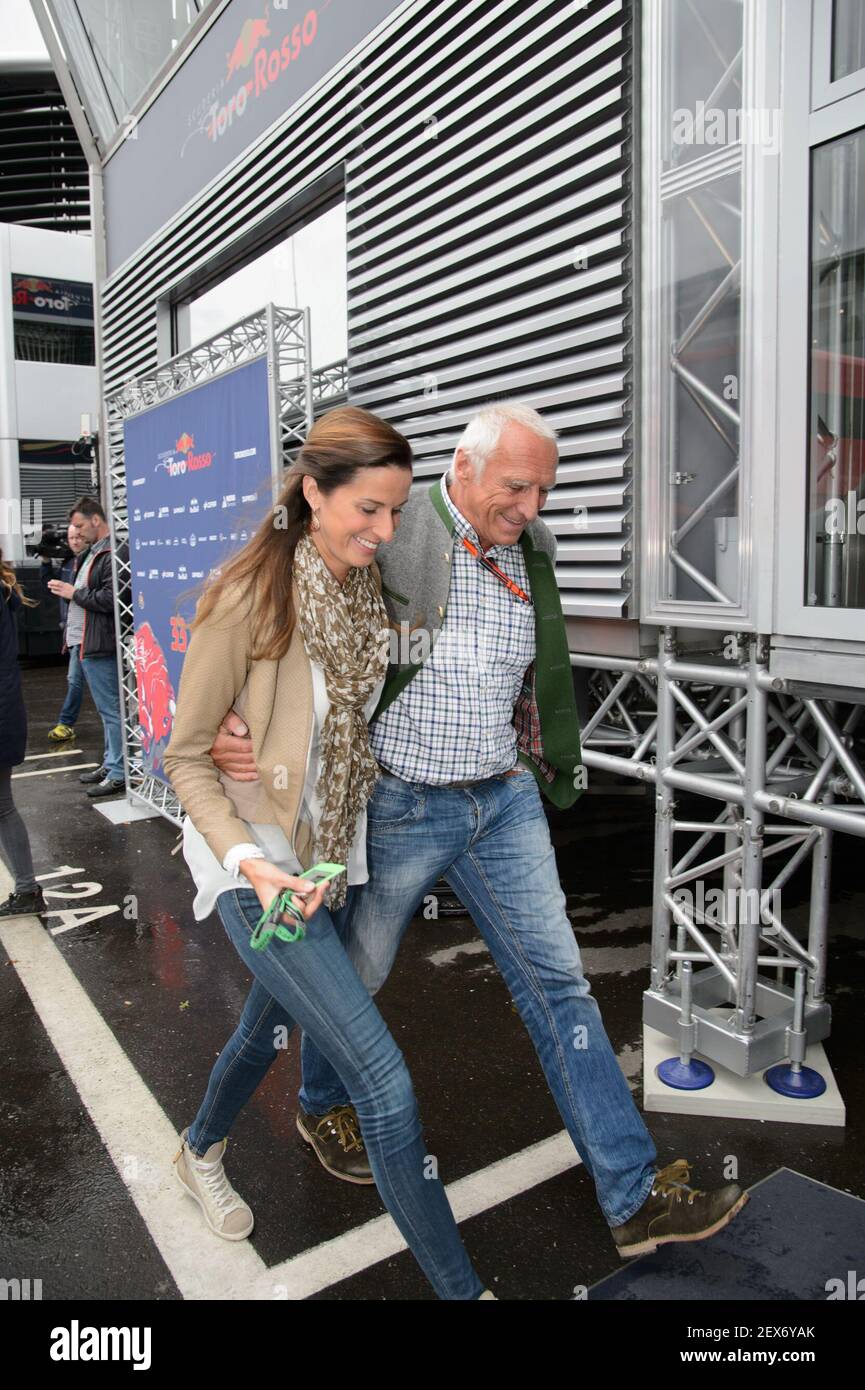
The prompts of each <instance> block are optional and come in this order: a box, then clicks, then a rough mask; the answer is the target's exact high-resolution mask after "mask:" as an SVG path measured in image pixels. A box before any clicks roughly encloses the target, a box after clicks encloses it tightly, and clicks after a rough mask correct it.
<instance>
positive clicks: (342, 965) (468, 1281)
mask: <svg viewBox="0 0 865 1390" xmlns="http://www.w3.org/2000/svg"><path fill="white" fill-rule="evenodd" d="M218 910H219V914H220V916H221V917H222V920H223V922H224V924H225V928H226V931H227V932H228V935H229V937H230V939H231V941H232V942H233V944H234V946H235V949H236V950H237V953H238V955H239V956H240V958H241V960H242V961H243V962H244V964H245V965H246V967H247V968H248V969H249V970H251V971H252V973H253V974H254V976H255V978H256V979H257V980H258V982H259V984H261V985H262V987H263V989H264V990H265V991H266V992H267V993H268V994H270V995H271V996H272V997H273V998H274V999H275V1000H276V1001H277V1004H278V1005H279V1006H280V1008H281V1009H282V1010H284V1012H285V1014H287V1015H288V1016H289V1017H290V1018H293V1019H294V1020H296V1022H297V1023H298V1024H300V1026H301V1027H302V1028H303V1029H304V1031H305V1032H306V1033H308V1034H309V1036H310V1037H311V1038H312V1040H313V1041H314V1042H315V1043H316V1044H317V1046H318V1047H319V1048H320V1050H321V1051H322V1052H323V1053H324V1055H325V1056H326V1057H327V1059H328V1060H329V1062H330V1063H331V1065H332V1066H334V1067H335V1068H336V1070H337V1071H338V1073H339V1074H340V1075H341V1076H342V1078H343V1081H344V1082H345V1085H346V1087H347V1089H348V1092H349V1095H350V1097H351V1101H352V1103H353V1104H354V1106H355V1108H356V1110H357V1114H358V1117H359V1119H360V1122H361V1125H362V1126H363V1132H364V1138H365V1140H366V1146H367V1150H368V1152H369V1159H370V1166H371V1167H372V1172H373V1176H374V1178H375V1181H376V1185H377V1187H378V1190H379V1193H380V1195H381V1198H382V1200H383V1202H384V1203H385V1206H386V1207H387V1209H388V1211H389V1212H390V1214H391V1216H392V1217H393V1219H394V1221H395V1223H396V1225H397V1226H398V1227H399V1230H400V1231H401V1233H402V1235H403V1237H404V1239H405V1241H406V1243H407V1244H408V1246H409V1248H410V1249H411V1250H412V1252H413V1254H414V1256H415V1258H416V1259H417V1261H418V1263H419V1264H420V1266H421V1268H422V1269H423V1271H424V1273H425V1274H426V1276H427V1278H428V1279H429V1280H430V1282H431V1284H432V1285H433V1288H434V1289H435V1291H436V1293H437V1294H438V1295H439V1297H440V1298H445V1299H454V1300H471V1299H477V1298H479V1297H480V1294H481V1292H482V1288H483V1286H482V1284H481V1283H480V1281H479V1280H478V1277H477V1275H476V1274H475V1272H474V1270H473V1269H472V1266H471V1263H470V1261H469V1258H468V1255H467V1254H466V1251H465V1247H464V1246H463V1243H462V1240H461V1238H460V1234H459V1230H458V1229H457V1225H456V1222H455V1221H454V1218H453V1213H452V1211H451V1209H450V1205H449V1203H448V1199H447V1195H446V1193H445V1190H444V1187H443V1185H442V1183H441V1182H440V1180H439V1179H438V1178H437V1177H432V1176H426V1174H427V1172H429V1155H428V1154H427V1152H426V1148H425V1145H424V1142H423V1135H422V1132H421V1125H420V1118H419V1116H418V1112H417V1105H416V1102H415V1098H414V1092H413V1089H412V1085H411V1080H410V1078H409V1074H408V1070H407V1068H406V1065H405V1062H404V1060H403V1057H402V1054H401V1052H400V1050H399V1048H398V1047H397V1045H396V1043H395V1042H394V1040H393V1038H392V1037H391V1035H390V1033H389V1032H388V1030H387V1027H386V1026H385V1023H384V1020H383V1019H382V1017H381V1015H380V1013H379V1012H378V1009H377V1008H376V1006H375V1004H374V1003H373V1001H372V999H371V998H370V997H369V994H368V993H367V991H366V990H365V989H364V987H363V985H362V984H361V981H360V980H359V978H358V976H357V972H356V971H355V970H354V968H353V967H352V965H351V962H350V961H349V959H348V957H347V956H346V953H345V951H344V950H343V948H342V946H341V944H340V942H339V938H338V936H337V934H336V931H335V930H334V926H333V922H332V920H331V917H330V914H329V912H328V911H327V909H326V908H321V909H319V911H318V912H317V913H316V914H315V916H314V917H312V918H311V919H310V920H309V921H308V922H307V923H306V935H305V936H304V937H303V938H302V939H301V940H299V941H295V942H283V941H280V940H279V939H278V938H277V937H274V938H273V939H272V940H271V942H270V944H269V945H268V946H267V948H266V949H265V950H263V951H254V950H252V948H251V946H250V944H249V939H250V936H251V934H252V931H253V929H254V927H255V924H256V922H257V921H258V918H259V917H260V915H261V906H260V904H259V901H258V898H257V896H256V895H255V893H253V892H252V890H251V889H240V890H237V891H234V892H229V893H222V894H220V897H219V900H218Z"/></svg>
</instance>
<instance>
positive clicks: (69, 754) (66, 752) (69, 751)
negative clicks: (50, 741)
mask: <svg viewBox="0 0 865 1390" xmlns="http://www.w3.org/2000/svg"><path fill="white" fill-rule="evenodd" d="M80 756H81V749H80V748H59V749H57V750H56V751H55V750H52V751H51V752H50V753H28V754H27V756H26V758H25V759H24V761H25V763H32V762H35V761H36V760H37V759H38V758H80Z"/></svg>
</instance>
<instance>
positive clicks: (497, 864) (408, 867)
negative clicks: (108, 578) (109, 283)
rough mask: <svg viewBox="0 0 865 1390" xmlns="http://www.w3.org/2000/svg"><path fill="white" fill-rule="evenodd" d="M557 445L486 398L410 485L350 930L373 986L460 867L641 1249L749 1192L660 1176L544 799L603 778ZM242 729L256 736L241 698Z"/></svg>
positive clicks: (623, 1238) (330, 1110)
mask: <svg viewBox="0 0 865 1390" xmlns="http://www.w3.org/2000/svg"><path fill="white" fill-rule="evenodd" d="M557 461H558V450H557V446H556V439H555V435H554V434H553V432H552V430H550V428H549V427H548V426H547V425H546V424H545V422H544V421H543V419H542V417H541V416H540V415H538V414H537V413H536V412H535V411H533V410H530V409H528V408H527V407H525V406H515V405H502V406H491V407H487V408H486V409H484V410H482V411H480V412H479V413H478V414H477V415H476V416H474V418H473V419H472V420H471V421H470V422H469V424H468V426H467V428H466V430H465V432H464V433H463V436H462V438H461V440H460V442H459V444H458V445H457V448H456V452H455V454H454V460H453V464H452V467H451V470H450V473H449V474H448V475H447V477H446V478H445V479H442V481H441V482H440V483H435V484H433V486H432V487H431V488H429V489H427V490H424V491H419V492H418V493H416V494H415V495H413V496H412V497H411V499H410V500H409V502H408V504H407V506H406V508H405V509H404V512H403V517H402V521H401V524H400V528H399V531H398V533H397V535H396V537H395V539H394V540H393V542H392V543H391V544H390V545H387V546H386V547H385V548H384V549H382V550H381V551H379V554H378V561H379V564H380V566H381V572H382V579H383V585H384V595H385V599H386V603H387V608H388V613H389V616H390V618H391V624H392V627H393V629H394V632H395V643H394V644H393V648H392V665H391V668H390V670H389V673H388V680H387V682H386V684H385V688H384V691H383V694H382V697H381V701H380V703H379V706H378V709H377V710H376V712H375V715H374V716H373V721H372V723H371V728H370V742H371V747H372V750H373V752H374V754H375V756H376V759H377V761H378V763H379V765H380V767H381V769H382V776H381V778H380V780H379V781H378V782H377V783H376V787H375V791H374V792H373V796H372V798H371V800H370V803H369V807H368V818H369V824H368V847H367V862H368V868H369V881H368V882H367V883H365V884H361V885H359V886H357V887H355V888H354V889H353V896H352V900H351V904H352V905H351V912H350V913H349V914H347V917H348V919H349V920H348V925H347V928H346V933H347V934H346V940H345V946H346V950H347V951H348V954H349V956H350V958H351V960H352V962H353V963H354V966H355V968H356V970H357V971H358V973H359V974H360V977H361V979H362V980H363V982H364V984H365V985H366V986H367V988H368V989H369V990H370V992H371V993H375V991H376V990H377V989H379V988H380V986H381V985H382V984H383V983H384V981H385V979H386V978H387V975H388V972H389V970H390V967H391V965H392V963H393V960H394V957H395V955H396V951H397V947H398V945H399V942H400V939H401V937H402V935H403V932H404V931H405V929H406V927H407V926H408V924H409V922H410V921H411V919H412V917H413V915H414V913H415V911H416V908H417V906H418V904H419V903H420V902H421V900H422V899H423V897H424V895H425V894H426V893H428V892H429V891H430V889H431V888H432V887H433V885H434V884H435V883H436V882H437V881H438V879H439V878H440V877H442V876H444V877H445V879H446V880H447V881H448V883H449V884H450V885H451V887H452V888H453V889H454V890H455V891H456V892H457V893H458V894H459V896H460V898H461V899H462V901H463V902H464V903H465V905H466V906H467V907H468V909H469V911H470V912H471V915H472V917H473V919H474V921H475V923H476V925H477V927H478V929H479V930H480V932H481V935H482V936H483V938H484V940H485V942H486V944H487V946H488V947H489V950H490V953H491V955H492V957H493V959H494V960H495V962H496V964H497V966H498V967H499V969H500V971H501V973H502V975H503V977H504V979H505V983H506V984H507V986H508V989H509V991H510V993H511V995H512V997H513V999H514V1001H515V1003H516V1005H517V1008H518V1009H519V1012H520V1015H521V1017H522V1019H523V1022H524V1023H525V1025H526V1027H527V1028H528V1031H529V1033H530V1035H531V1038H532V1041H533V1043H534V1045H535V1048H536V1050H537V1053H538V1057H539V1059H540V1062H541V1065H542V1066H543V1069H544V1072H545V1075H546V1078H547V1081H548V1083H549V1085H550V1089H551V1091H552V1093H553V1097H554V1099H555V1101H556V1104H557V1105H558V1107H559V1111H560V1113H561V1115H562V1119H563V1121H564V1123H565V1126H566V1128H567V1130H568V1133H569V1134H570V1136H571V1138H572V1139H573V1142H574V1144H575V1146H576V1148H577V1150H578V1151H579V1153H580V1156H581V1158H582V1160H583V1162H584V1163H585V1165H586V1167H587V1169H588V1170H589V1172H590V1173H591V1175H592V1178H593V1179H594V1182H595V1188H596V1192H597V1195H598V1200H599V1202H600V1205H601V1209H602V1210H603V1212H604V1216H605V1217H606V1219H607V1222H608V1224H609V1225H610V1226H611V1227H612V1234H613V1240H614V1242H615V1244H616V1246H617V1248H618V1250H619V1252H620V1254H621V1255H622V1256H628V1255H636V1254H641V1253H643V1252H644V1251H648V1250H653V1249H654V1248H655V1247H656V1245H658V1244H661V1243H664V1242H666V1241H670V1240H677V1241H681V1240H699V1239H702V1238H703V1237H705V1236H708V1235H711V1234H713V1233H714V1232H715V1231H716V1230H719V1229H720V1228H721V1227H722V1226H724V1225H726V1224H727V1223H728V1222H729V1221H730V1220H731V1219H732V1217H733V1216H734V1215H735V1214H736V1212H738V1211H739V1210H740V1209H741V1207H742V1206H744V1204H745V1202H746V1201H747V1194H745V1193H743V1192H742V1191H741V1190H740V1188H739V1187H738V1186H737V1185H736V1184H732V1183H731V1184H727V1185H726V1186H725V1187H723V1188H721V1189H719V1190H717V1191H715V1192H711V1193H703V1192H697V1191H695V1190H694V1189H692V1188H690V1187H688V1186H687V1180H688V1176H689V1174H688V1165H687V1164H686V1163H685V1161H684V1160H681V1159H680V1160H677V1161H676V1162H675V1163H673V1164H670V1165H669V1166H668V1167H666V1168H664V1169H663V1170H661V1171H660V1172H658V1171H657V1169H656V1166H655V1159H656V1151H655V1146H654V1144H653V1142H652V1139H651V1137H650V1135H649V1133H648V1131H647V1129H646V1127H645V1125H644V1123H643V1120H642V1117H641V1116H640V1114H639V1112H638V1111H637V1108H636V1106H635V1104H634V1102H633V1099H632V1097H631V1093H630V1090H629V1089H628V1085H627V1083H626V1081H625V1078H624V1076H623V1074H622V1071H621V1068H620V1067H619V1065H618V1062H617V1061H616V1057H615V1054H614V1053H613V1050H612V1048H611V1046H610V1042H609V1039H608V1038H607V1035H606V1033H605V1031H604V1027H603V1023H602V1021H601V1015H600V1011H599V1009H598V1005H597V1003H596V1001H595V999H594V998H593V997H592V995H591V993H590V986H589V984H588V982H587V981H586V979H585V977H584V975H583V972H582V964H581V960H580V952H579V949H578V947H577V944H576V941H575V939H574V934H573V930H572V928H571V925H570V922H569V920H568V917H567V914H566V912H565V898H564V894H563V893H562V890H561V887H560V884H559V878H558V872H557V869H556V860H555V854H554V851H553V848H552V844H551V842H550V836H549V829H548V825H547V821H546V817H545V815H544V810H543V805H542V802H541V795H540V793H541V792H543V793H544V794H545V795H546V796H547V797H548V799H549V800H550V801H552V802H553V804H555V805H556V806H559V807H567V806H570V805H572V804H573V802H574V801H575V800H576V798H577V796H578V795H579V793H580V791H581V790H582V788H583V776H584V769H583V767H582V765H581V761H580V742H579V728H578V722H577V714H576V708H575V701H574V692H573V682H572V678H571V667H570V661H569V656H568V646H567V636H566V632H565V626H564V620H563V618H562V612H561V604H560V600H559V595H558V588H557V585H556V580H555V573H554V570H553V564H552V560H553V557H554V554H555V545H556V543H555V539H554V537H553V535H552V534H551V532H550V531H549V530H548V529H547V527H546V526H545V525H544V523H543V522H542V521H540V520H539V519H538V513H539V511H540V509H541V507H542V506H543V505H544V503H545V501H546V499H547V496H548V494H549V492H550V489H551V488H552V487H553V485H554V483H555V480H556V465H557ZM394 648H395V649H394ZM223 727H224V728H227V729H230V730H236V731H240V732H243V731H245V726H244V725H243V724H242V721H238V720H237V717H236V716H235V715H233V714H230V715H228V716H227V720H226V724H225V725H224V726H223ZM211 752H212V756H213V758H214V761H215V762H216V763H217V765H218V766H220V768H221V769H222V770H223V771H225V772H227V773H228V774H229V775H231V776H238V775H239V776H240V777H242V778H247V777H250V776H254V775H255V764H254V761H253V760H252V758H251V745H250V744H249V742H248V741H247V740H243V739H238V738H237V737H233V736H232V735H231V734H229V733H220V734H219V735H218V736H217V739H216V742H215V743H214V747H213V749H212V750H211ZM302 1057H303V1088H302V1090H301V1095H300V1112H299V1115H298V1128H299V1130H300V1132H301V1134H302V1135H303V1137H304V1138H305V1139H306V1140H307V1142H309V1143H311V1144H312V1145H313V1147H314V1148H315V1151H316V1153H317V1155H318V1157H319V1159H320V1160H321V1162H322V1163H323V1164H324V1166H325V1167H326V1168H327V1169H328V1171H329V1172H331V1173H333V1174H334V1175H335V1176H337V1177H341V1178H344V1179H346V1180H348V1181H353V1182H359V1181H360V1182H362V1181H366V1180H368V1178H367V1174H368V1165H367V1164H366V1155H365V1152H364V1150H363V1145H362V1138H361V1136H360V1134H359V1131H358V1128H357V1120H356V1117H355V1116H354V1115H353V1112H352V1111H351V1107H350V1106H349V1104H348V1096H347V1093H346V1091H345V1088H344V1087H343V1085H342V1083H341V1081H340V1079H339V1077H338V1075H337V1073H336V1072H335V1071H334V1069H333V1068H332V1066H331V1065H330V1064H329V1063H328V1061H327V1060H326V1059H325V1058H324V1057H323V1056H322V1055H321V1054H320V1053H319V1052H318V1051H317V1050H316V1049H315V1048H314V1047H313V1045H312V1044H311V1043H309V1042H308V1041H307V1040H304V1043H303V1052H302Z"/></svg>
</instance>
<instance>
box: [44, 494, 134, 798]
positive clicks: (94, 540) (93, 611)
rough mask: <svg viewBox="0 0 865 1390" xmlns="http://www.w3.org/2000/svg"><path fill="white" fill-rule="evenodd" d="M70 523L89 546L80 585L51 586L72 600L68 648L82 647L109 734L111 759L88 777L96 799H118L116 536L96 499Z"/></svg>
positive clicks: (86, 501)
mask: <svg viewBox="0 0 865 1390" xmlns="http://www.w3.org/2000/svg"><path fill="white" fill-rule="evenodd" d="M69 520H70V522H71V523H72V525H73V526H74V527H76V529H77V530H78V533H79V535H80V536H81V538H82V540H83V541H84V542H85V543H86V544H87V545H89V547H90V550H89V552H88V555H87V558H86V559H85V560H84V562H83V564H82V565H81V567H80V569H79V571H78V574H77V575H76V577H75V583H74V584H69V583H64V581H63V580H61V579H51V580H49V582H48V587H49V589H50V590H51V592H52V593H54V594H57V596H58V598H64V599H67V600H68V601H69V612H68V614H67V618H66V644H67V646H68V647H69V648H70V650H71V649H72V647H73V646H77V647H78V648H79V656H80V658H81V666H82V669H83V671H84V677H85V680H86V681H87V684H88V686H89V687H90V694H91V695H92V696H93V703H94V705H95V706H96V708H97V710H98V711H99V717H100V719H101V720H102V726H103V728H104V730H105V757H104V761H103V765H102V767H100V768H99V769H98V770H97V771H96V772H85V773H82V776H81V778H80V779H79V780H80V781H82V782H87V783H90V785H89V786H88V788H87V795H88V796H90V797H94V798H95V797H102V796H116V795H117V793H118V792H123V791H125V790H126V778H125V775H124V770H123V728H122V718H121V711H120V684H119V681H118V677H117V653H116V638H115V632H114V585H113V580H112V575H111V533H110V531H109V527H108V522H107V520H106V517H105V512H104V511H103V509H102V507H101V506H100V504H99V502H97V500H96V498H95V497H82V498H80V499H79V501H78V502H76V503H75V505H74V507H72V509H71V511H70V513H69Z"/></svg>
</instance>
